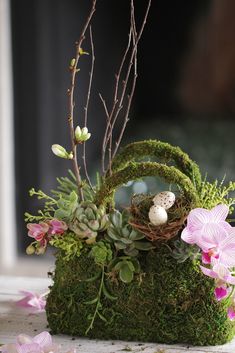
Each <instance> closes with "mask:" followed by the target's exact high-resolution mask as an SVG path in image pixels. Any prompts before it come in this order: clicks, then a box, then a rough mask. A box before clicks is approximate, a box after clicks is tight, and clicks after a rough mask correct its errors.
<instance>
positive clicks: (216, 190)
mask: <svg viewBox="0 0 235 353" xmlns="http://www.w3.org/2000/svg"><path fill="white" fill-rule="evenodd" d="M233 191H235V182H230V183H229V184H228V185H226V186H225V185H224V179H223V180H222V181H221V182H220V183H219V182H218V180H215V181H214V182H213V183H210V182H209V181H207V180H206V178H205V180H204V181H203V182H202V184H201V188H200V190H199V199H200V203H201V207H203V208H206V209H209V210H210V209H211V208H213V207H214V206H216V205H218V204H221V203H222V204H226V205H228V206H229V209H230V213H232V212H233V210H234V207H232V205H234V204H235V197H229V194H230V193H231V192H233Z"/></svg>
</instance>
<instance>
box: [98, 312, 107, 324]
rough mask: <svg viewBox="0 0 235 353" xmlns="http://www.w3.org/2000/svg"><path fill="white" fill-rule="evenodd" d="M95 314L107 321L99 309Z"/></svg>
mask: <svg viewBox="0 0 235 353" xmlns="http://www.w3.org/2000/svg"><path fill="white" fill-rule="evenodd" d="M97 315H98V316H99V318H100V319H101V320H102V321H104V322H107V319H106V318H105V317H104V316H103V315H102V314H101V313H100V312H99V311H98V312H97Z"/></svg>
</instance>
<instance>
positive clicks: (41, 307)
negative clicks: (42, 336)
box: [16, 291, 46, 314]
mask: <svg viewBox="0 0 235 353" xmlns="http://www.w3.org/2000/svg"><path fill="white" fill-rule="evenodd" d="M20 293H21V294H22V295H24V298H22V299H20V300H18V301H17V302H16V305H18V306H20V307H23V308H29V309H30V310H31V311H32V312H33V313H35V314H36V313H41V312H44V311H45V306H46V299H45V295H46V294H37V293H33V292H29V291H20Z"/></svg>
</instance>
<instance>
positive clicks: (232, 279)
mask: <svg viewBox="0 0 235 353" xmlns="http://www.w3.org/2000/svg"><path fill="white" fill-rule="evenodd" d="M224 280H225V282H227V283H229V284H233V285H235V277H234V276H231V275H229V276H227V277H226V276H225V277H224Z"/></svg>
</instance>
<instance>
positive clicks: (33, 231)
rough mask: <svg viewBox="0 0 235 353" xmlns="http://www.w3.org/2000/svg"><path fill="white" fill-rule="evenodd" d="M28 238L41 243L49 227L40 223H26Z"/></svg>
mask: <svg viewBox="0 0 235 353" xmlns="http://www.w3.org/2000/svg"><path fill="white" fill-rule="evenodd" d="M27 228H28V230H29V231H28V236H30V237H31V238H34V239H36V240H38V241H41V240H42V239H43V238H44V236H45V235H46V233H47V232H48V230H49V225H48V224H47V223H45V222H40V223H38V224H37V223H28V224H27Z"/></svg>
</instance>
